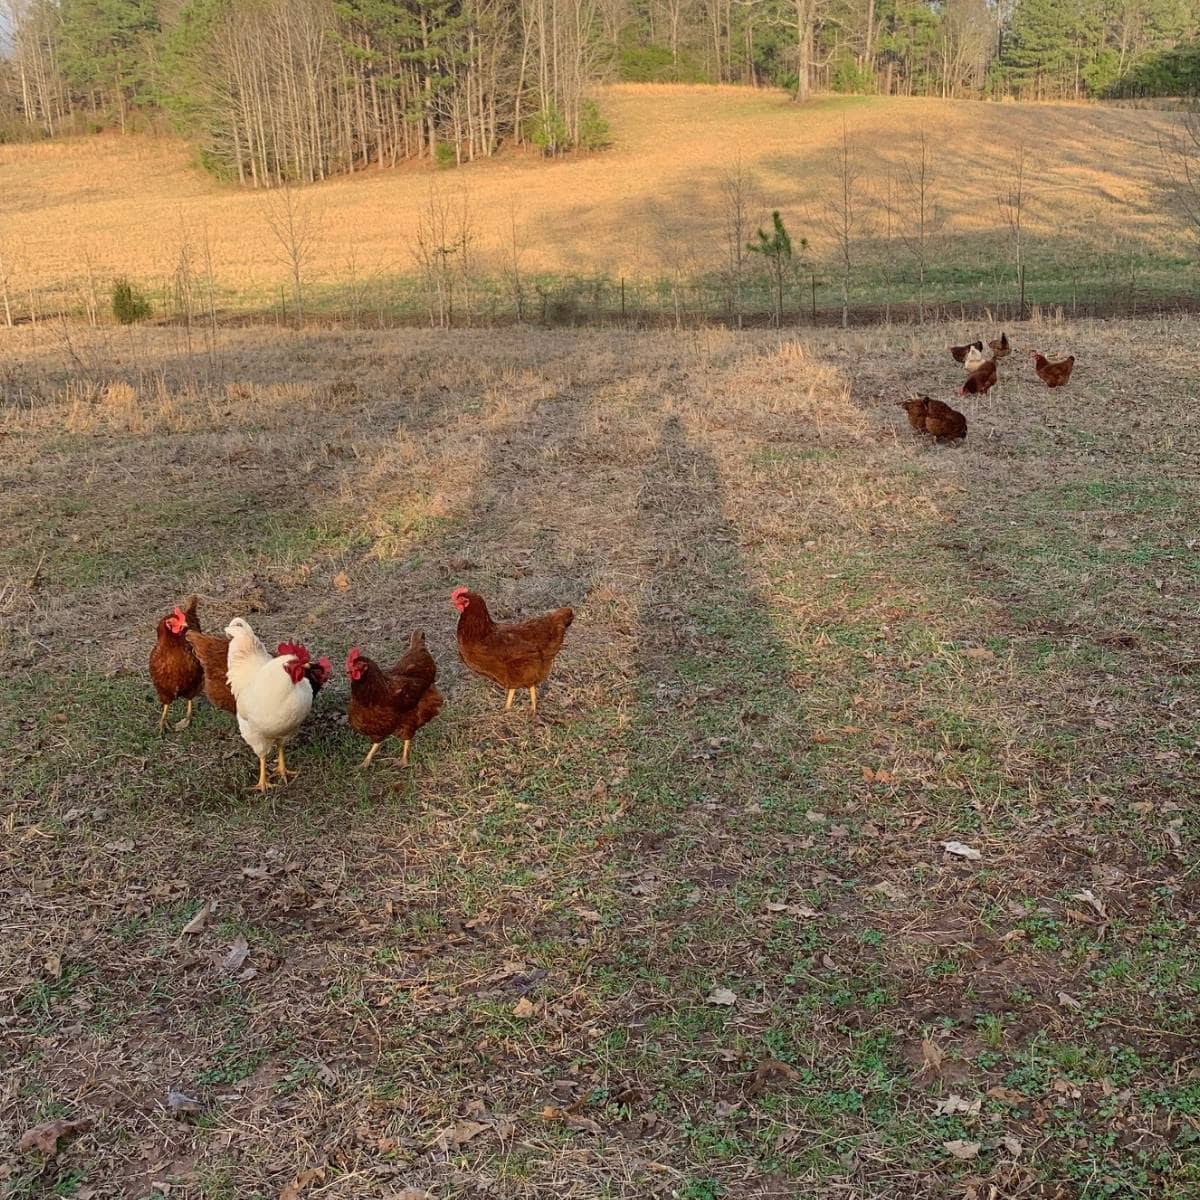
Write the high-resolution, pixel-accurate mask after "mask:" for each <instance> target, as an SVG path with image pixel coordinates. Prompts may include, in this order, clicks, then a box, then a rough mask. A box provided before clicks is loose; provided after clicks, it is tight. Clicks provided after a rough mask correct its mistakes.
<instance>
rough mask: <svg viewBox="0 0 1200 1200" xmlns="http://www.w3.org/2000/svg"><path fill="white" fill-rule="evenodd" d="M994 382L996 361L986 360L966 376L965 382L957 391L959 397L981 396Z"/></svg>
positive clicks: (992, 359)
mask: <svg viewBox="0 0 1200 1200" xmlns="http://www.w3.org/2000/svg"><path fill="white" fill-rule="evenodd" d="M995 382H996V360H995V359H994V358H989V359H986V360H985V361H984V363H983V365H982V366H978V367H976V368H975V370H974V371H972V372H971V373H970V375H968V376H967V382H966V383H964V384H963V385H962V387H960V388H959V389H958V394H959V395H960V396H982V395H984V394H985V393H986V392H987V391H988V390H989V389H990V388H991V386H992V385H993V384H994V383H995Z"/></svg>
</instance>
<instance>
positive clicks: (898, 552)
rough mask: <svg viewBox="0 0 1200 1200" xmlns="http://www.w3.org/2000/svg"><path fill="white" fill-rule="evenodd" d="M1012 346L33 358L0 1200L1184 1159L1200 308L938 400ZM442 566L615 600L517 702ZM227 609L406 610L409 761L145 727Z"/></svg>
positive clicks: (646, 338) (259, 342) (17, 393)
mask: <svg viewBox="0 0 1200 1200" xmlns="http://www.w3.org/2000/svg"><path fill="white" fill-rule="evenodd" d="M347 186H358V185H347ZM976 332H977V331H976V330H966V329H953V328H952V329H949V330H937V331H933V330H931V331H929V332H928V333H927V334H922V335H918V334H917V333H915V332H911V331H910V332H907V333H904V334H899V333H897V332H896V331H890V332H887V331H874V332H865V333H854V334H852V335H848V336H836V335H833V334H822V335H818V336H813V337H807V336H805V337H800V338H797V337H793V336H790V335H788V336H779V335H766V334H752V335H745V336H741V337H738V336H735V335H733V334H730V333H728V332H724V331H704V332H701V333H699V334H696V335H682V336H677V337H676V336H665V335H664V336H657V335H656V336H651V335H636V334H618V333H599V332H592V333H587V332H585V333H567V332H561V333H550V332H544V331H543V332H529V331H521V330H517V331H513V332H512V333H511V334H509V335H507V336H506V337H505V338H504V339H503V340H500V339H497V338H496V337H495V336H493V335H489V334H486V333H469V332H468V333H462V334H458V335H455V336H448V335H447V336H441V335H435V334H433V333H419V332H399V333H396V332H393V333H389V334H382V333H367V332H357V333H345V332H343V333H322V332H305V333H287V332H278V331H273V330H265V331H264V330H259V329H244V330H231V331H227V332H224V333H222V334H221V337H220V339H219V342H218V344H217V345H216V346H215V347H214V348H213V350H212V352H211V353H206V354H199V355H190V354H189V353H188V352H187V346H186V341H185V334H184V332H183V331H178V330H171V329H140V328H135V329H132V330H121V331H117V332H111V333H105V332H103V331H101V332H100V333H99V334H97V333H94V332H89V331H86V330H79V329H70V330H69V331H67V332H66V333H65V334H64V331H63V330H62V329H50V328H47V327H43V328H40V329H38V330H21V331H18V332H17V333H15V334H12V335H10V336H9V338H8V340H7V341H5V342H3V343H0V353H2V354H3V357H2V358H0V385H2V387H3V390H4V397H5V406H4V408H3V410H2V421H3V424H2V426H0V433H2V435H3V444H4V447H5V454H4V457H3V460H2V462H0V482H2V487H0V528H2V529H3V533H2V534H0V655H2V657H3V661H4V664H5V666H4V671H3V673H2V674H0V744H3V745H4V747H5V767H4V773H3V775H4V778H3V783H2V785H0V788H2V790H3V795H4V811H3V814H2V819H3V829H4V836H3V839H2V840H0V926H3V928H4V930H5V936H4V938H3V939H2V940H0V1032H2V1036H0V1178H3V1179H4V1182H5V1187H6V1188H7V1194H8V1195H9V1196H11V1197H14V1198H19V1200H27V1198H32V1197H41V1196H46V1195H51V1194H53V1195H59V1196H78V1197H84V1196H87V1197H93V1198H107V1197H137V1198H146V1197H152V1196H153V1197H172V1198H176V1197H186V1198H188V1200H192V1198H195V1200H249V1198H251V1197H277V1196H282V1197H287V1198H288V1200H297V1198H300V1197H305V1198H307V1197H312V1198H314V1200H315V1198H316V1197H323V1198H342V1200H352V1198H353V1200H365V1198H370V1197H380V1198H383V1197H390V1198H392V1200H396V1198H397V1197H400V1196H405V1197H410V1198H412V1197H419V1196H425V1195H426V1194H428V1195H431V1196H434V1197H437V1200H449V1198H451V1197H483V1196H488V1197H505V1198H509V1197H511V1198H514V1200H515V1198H518V1197H520V1198H528V1200H534V1198H537V1200H545V1198H546V1197H550V1196H554V1197H561V1198H564V1200H565V1198H569V1197H579V1198H584V1197H587V1198H592V1197H597V1198H598V1197H616V1196H620V1197H629V1198H631V1200H632V1198H633V1197H638V1198H645V1197H664V1198H665V1197H683V1198H687V1200H713V1198H715V1197H738V1198H751V1197H759V1198H765V1197H777V1198H780V1200H782V1198H784V1197H795V1196H812V1197H852V1196H853V1197H862V1198H866V1197H872V1198H875V1197H893V1198H895V1200H917V1198H920V1197H935V1196H936V1197H944V1196H954V1197H976V1198H977V1200H982V1198H983V1197H986V1196H996V1197H999V1196H1031V1197H1032V1196H1038V1197H1064V1198H1067V1197H1072V1198H1073V1197H1089V1198H1090V1197H1100V1196H1112V1197H1117V1196H1119V1197H1155V1198H1174V1200H1184V1198H1185V1197H1192V1196H1194V1195H1196V1192H1197V1188H1200V1057H1198V1054H1197V1043H1196V1031H1197V1028H1198V1025H1197V1020H1198V1015H1200V1013H1198V1008H1200V997H1198V989H1200V939H1198V936H1197V934H1198V928H1197V907H1198V906H1197V901H1198V899H1200V877H1198V875H1197V871H1196V862H1197V858H1196V837H1197V834H1198V833H1200V829H1198V828H1197V825H1198V819H1197V810H1196V804H1195V790H1196V758H1197V746H1198V739H1200V695H1198V691H1197V683H1196V681H1197V678H1198V677H1197V674H1196V670H1197V662H1198V660H1200V649H1198V642H1200V627H1198V625H1197V619H1198V617H1200V612H1198V611H1197V604H1196V596H1197V583H1198V581H1200V545H1198V543H1197V538H1198V537H1200V527H1198V513H1200V504H1198V500H1200V494H1198V493H1200V429H1198V428H1197V424H1196V422H1195V420H1194V413H1193V411H1192V410H1193V407H1194V400H1193V399H1192V397H1194V396H1195V395H1196V392H1197V388H1198V387H1200V378H1198V377H1197V367H1196V358H1195V350H1194V348H1195V345H1196V342H1197V336H1198V334H1200V326H1198V325H1197V323H1196V322H1194V321H1190V320H1178V321H1171V322H1167V321H1160V322H1145V323H1140V324H1131V325H1119V324H1116V323H1110V324H1103V325H1101V324H1096V325H1090V324H1078V325H1059V326H1035V325H1026V326H1020V327H1014V328H1010V329H1009V333H1010V335H1011V337H1012V339H1013V342H1014V344H1015V347H1016V351H1017V353H1016V354H1015V355H1014V356H1013V357H1012V358H1011V359H1008V360H1006V361H1005V363H1003V364H1002V367H1003V368H1004V369H1003V370H1002V383H1001V385H1000V387H998V388H997V389H996V391H994V392H993V393H992V394H991V395H989V396H988V397H986V398H984V399H980V400H977V401H975V400H972V401H963V402H962V403H963V407H964V408H965V411H966V413H967V416H968V418H969V420H970V422H971V428H970V435H969V437H968V440H967V442H966V443H965V445H962V446H958V447H939V446H933V445H929V444H925V443H923V442H920V441H918V440H916V439H914V437H913V436H912V435H911V433H910V431H909V430H908V427H907V424H906V423H905V422H904V419H903V413H902V412H901V411H900V410H899V409H897V408H896V406H895V404H894V400H895V399H897V398H898V397H900V396H904V395H907V394H908V393H909V391H910V390H912V389H919V390H923V391H928V392H929V393H930V394H932V395H935V396H944V397H946V398H951V397H952V395H953V392H952V389H953V388H955V387H957V385H958V383H959V382H960V380H961V373H960V371H959V369H958V368H957V367H956V366H955V364H953V363H952V362H951V361H950V359H949V357H948V355H947V354H946V351H945V346H944V342H945V341H947V340H951V339H952V340H954V341H962V340H965V338H966V337H967V336H968V335H970V336H974V335H975V334H976ZM1030 348H1038V349H1042V350H1044V351H1046V352H1047V353H1050V354H1052V355H1055V356H1057V354H1059V353H1062V352H1068V351H1075V352H1076V353H1078V355H1079V356H1080V357H1079V364H1078V366H1077V368H1076V374H1075V377H1074V378H1073V379H1072V382H1071V385H1070V388H1069V389H1067V390H1066V391H1062V392H1056V393H1050V392H1047V391H1046V390H1045V389H1044V388H1042V387H1041V386H1040V385H1039V384H1038V382H1037V380H1036V379H1035V378H1034V377H1033V375H1032V371H1031V368H1029V366H1028V365H1027V360H1025V359H1024V358H1023V357H1022V355H1023V353H1024V352H1025V351H1026V350H1028V349H1030ZM460 583H465V584H468V585H471V586H473V587H476V588H477V589H478V590H479V591H481V592H482V593H483V594H484V595H485V596H487V598H488V599H489V601H490V602H491V603H492V606H493V608H494V610H495V611H496V612H497V613H500V614H505V615H507V614H516V613H518V612H523V613H532V612H536V611H539V610H542V609H545V608H548V607H551V606H553V605H557V604H563V603H569V604H572V605H573V606H575V608H576V612H577V618H576V621H575V624H574V625H573V627H572V628H571V630H570V633H569V635H568V639H567V644H566V647H565V650H564V652H563V654H562V656H561V658H560V660H559V663H558V665H557V666H556V669H555V671H554V673H553V674H552V676H551V678H550V681H549V684H548V686H547V687H546V688H545V690H544V692H543V694H542V697H541V700H542V705H541V709H542V711H541V712H540V714H539V718H538V719H537V720H536V721H533V720H531V719H530V717H529V714H528V712H527V711H524V710H523V709H517V710H514V711H512V712H509V713H505V712H504V711H502V705H503V696H502V694H501V693H500V692H498V691H496V690H495V689H493V688H492V687H490V686H489V685H487V684H485V683H483V682H482V681H480V680H478V679H476V678H474V677H472V676H468V675H466V674H465V673H464V671H463V670H462V668H461V667H460V666H459V664H458V662H457V658H456V654H455V648H454V636H453V630H454V621H455V613H454V611H453V609H452V608H451V605H450V603H449V594H450V590H451V588H452V587H453V586H455V585H456V584H460ZM189 592H197V593H199V595H200V598H201V601H200V603H201V617H202V619H203V620H204V621H205V623H206V626H207V627H212V628H216V627H220V626H222V625H223V624H224V623H225V622H226V621H228V620H229V619H230V618H231V617H232V616H234V615H235V614H240V615H244V616H247V617H248V618H249V620H250V621H251V622H252V623H253V625H254V626H255V628H256V629H257V630H258V631H259V632H260V633H261V634H262V636H263V637H264V638H265V639H266V640H267V641H268V642H270V643H271V644H274V642H275V641H276V640H282V639H285V638H299V639H303V640H304V641H305V642H306V643H307V644H308V646H309V647H310V648H311V649H312V650H313V652H314V653H315V654H327V655H329V657H330V658H331V659H333V661H334V663H335V664H337V665H338V666H339V668H340V664H341V663H342V662H344V661H345V656H346V653H347V651H348V650H349V648H350V647H351V646H352V645H358V646H359V647H361V648H362V649H363V650H364V651H365V652H367V653H370V654H373V655H376V656H378V657H380V658H384V659H386V658H387V656H388V655H389V654H391V655H395V654H397V653H398V652H399V650H400V649H401V648H402V647H403V646H404V645H405V644H406V642H407V637H408V634H409V632H410V630H412V629H414V628H423V629H425V630H426V631H427V634H428V638H429V644H430V647H431V649H432V650H433V652H434V654H435V656H436V657H437V659H438V661H439V663H440V666H441V676H440V679H439V686H440V687H442V689H443V691H444V692H445V694H446V696H447V706H446V709H445V711H444V713H443V714H442V715H441V717H440V718H439V719H438V720H437V721H436V722H435V723H434V724H433V725H431V726H429V727H428V728H427V729H425V730H423V731H422V732H421V733H420V734H419V735H418V737H417V739H416V742H415V744H414V754H413V763H412V766H411V767H410V768H409V769H408V770H402V769H400V767H399V766H398V763H397V759H398V754H399V751H398V747H397V748H394V749H390V750H387V751H385V752H384V753H383V754H381V755H380V756H379V758H378V759H377V760H376V765H375V767H373V769H372V770H371V772H369V773H365V774H364V773H360V772H358V771H357V770H356V769H355V768H356V766H357V764H358V762H359V760H360V759H361V757H362V755H363V752H364V750H365V748H366V747H365V745H364V743H363V742H362V741H361V740H360V739H358V738H357V737H356V736H355V735H354V734H353V733H352V731H350V730H349V729H348V728H347V726H346V725H345V723H344V718H343V716H342V713H343V712H344V705H345V700H346V683H345V679H344V675H343V674H342V673H341V671H340V669H339V672H338V675H337V677H336V678H335V680H334V681H333V682H332V683H331V684H330V686H329V687H328V688H327V689H326V690H324V691H322V693H321V695H320V696H319V697H318V700H317V703H316V705H315V708H314V712H313V715H312V717H311V718H310V720H309V721H308V723H307V724H306V725H305V727H304V728H303V730H302V732H301V735H300V737H299V739H298V740H297V742H296V743H295V744H294V747H293V748H290V749H289V762H290V764H291V765H292V766H293V767H296V768H299V770H300V775H299V778H298V779H297V780H296V781H295V782H294V783H292V784H291V785H290V786H288V787H287V788H286V789H280V790H277V791H274V792H272V793H271V795H270V796H269V797H268V798H266V799H262V798H260V797H258V796H256V795H254V794H252V793H251V792H250V791H249V788H250V785H251V784H252V782H253V780H254V777H255V764H254V759H253V756H252V755H251V753H250V752H249V751H248V750H247V748H246V747H245V746H244V744H243V743H242V741H241V739H240V738H239V737H238V735H237V732H236V729H235V728H234V726H233V723H232V722H231V720H230V719H229V718H227V717H226V716H225V715H224V714H223V713H220V712H218V711H216V710H214V709H212V708H210V707H207V706H203V705H202V706H201V707H200V708H199V710H198V715H197V717H196V719H195V720H194V721H193V723H192V726H191V728H190V729H188V730H186V731H184V732H182V733H170V734H168V735H167V736H165V737H159V736H157V735H156V733H155V725H156V722H157V719H158V706H157V704H156V702H155V698H154V695H153V692H152V689H151V687H150V684H149V681H148V679H147V677H146V671H145V661H146V656H147V654H148V652H149V649H150V645H151V642H152V639H153V630H154V624H155V621H156V620H157V618H158V616H159V615H160V614H162V613H164V612H166V611H168V610H169V608H170V607H171V606H172V605H173V604H174V603H176V601H177V600H179V599H180V598H182V597H183V596H184V595H186V594H187V593H189ZM954 842H957V843H962V844H963V846H965V847H967V848H968V850H969V852H970V854H971V855H972V856H969V857H964V856H962V854H961V853H953V852H948V851H947V850H946V848H945V847H946V843H954ZM202 911H204V912H207V916H203V917H198V914H200V913H201V912H202ZM243 950H244V954H243V953H242V951H243ZM231 952H232V957H231ZM171 1090H175V1091H178V1092H181V1093H183V1094H184V1095H185V1096H186V1097H188V1098H190V1100H189V1101H187V1102H185V1103H183V1108H182V1110H177V1111H175V1112H174V1113H173V1112H172V1111H170V1110H169V1107H168V1104H167V1096H168V1092H169V1091H171ZM191 1100H194V1101H195V1104H194V1105H193V1104H192V1103H191ZM60 1117H61V1118H72V1119H74V1118H85V1119H88V1120H90V1121H91V1122H92V1124H91V1126H90V1128H88V1129H86V1130H84V1131H82V1132H80V1133H79V1134H78V1135H77V1136H75V1137H74V1138H72V1139H67V1140H64V1142H63V1143H62V1146H61V1149H60V1152H59V1154H58V1155H57V1157H55V1158H53V1159H47V1158H45V1157H44V1156H42V1155H40V1154H38V1153H36V1152H34V1153H27V1154H20V1153H18V1152H17V1151H16V1149H15V1146H16V1143H17V1139H18V1138H19V1137H20V1135H21V1133H22V1132H23V1131H24V1130H26V1129H28V1128H30V1127H32V1126H35V1125H37V1124H38V1123H39V1122H43V1121H49V1120H53V1119H56V1118H60ZM406 1189H410V1190H406Z"/></svg>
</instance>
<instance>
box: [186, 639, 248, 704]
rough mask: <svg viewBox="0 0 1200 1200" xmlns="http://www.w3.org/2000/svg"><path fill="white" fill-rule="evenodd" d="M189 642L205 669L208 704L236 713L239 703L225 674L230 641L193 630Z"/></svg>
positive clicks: (205, 690) (205, 689)
mask: <svg viewBox="0 0 1200 1200" xmlns="http://www.w3.org/2000/svg"><path fill="white" fill-rule="evenodd" d="M187 640H188V645H189V646H191V648H192V653H193V654H195V656H196V657H197V658H198V659H199V660H200V663H201V665H202V666H203V667H204V694H205V695H206V696H207V697H208V702H209V703H210V704H214V705H216V707H217V708H223V709H224V710H225V711H226V712H227V713H236V712H237V701H236V700H235V699H234V698H233V693H232V692H231V691H230V690H229V678H228V676H227V675H226V674H225V672H226V670H227V669H228V666H229V639H228V638H227V637H225V636H224V635H223V634H219V633H201V632H200V630H198V629H191V630H189V631H188V635H187Z"/></svg>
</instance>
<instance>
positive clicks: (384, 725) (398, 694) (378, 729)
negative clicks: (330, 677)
mask: <svg viewBox="0 0 1200 1200" xmlns="http://www.w3.org/2000/svg"><path fill="white" fill-rule="evenodd" d="M346 674H347V675H348V676H349V678H350V709H349V718H350V728H351V729H353V730H354V731H355V732H356V733H361V734H362V735H363V736H364V737H368V738H370V739H371V749H370V750H368V751H367V757H366V758H364V759H363V761H362V766H363V767H364V768H365V767H369V766H370V765H371V759H373V758H374V757H375V755H376V753H378V751H379V747H380V746H382V745H383V743H384V742H385V741H386V740H387V739H388V738H389V737H391V736H392V735H393V734H397V735H399V736H400V737H401V738H402V739H403V741H404V752H403V754H402V755H401V758H400V765H401V766H404V767H407V766H408V751H409V747H410V746H411V745H412V740H413V736H414V735H415V734H416V732H417V730H418V729H420V728H421V726H422V725H428V724H429V722H430V721H432V720H433V718H434V717H436V716H437V715H438V713H440V712H441V711H442V705H443V703H444V701H443V699H442V694H441V692H439V691H438V690H437V688H436V687H434V681H435V680H436V679H437V663H435V662H434V661H433V656H432V655H431V654H430V653H429V651H428V650H426V649H425V635H424V633H422V632H421V631H420V630H419V629H418V630H416V631H415V632H414V633H413V635H412V637H411V638H410V639H409V644H408V653H407V654H406V655H405V656H404V657H403V658H402V659H401V660H400V661H399V662H398V663H397V664H396V665H395V666H394V667H393V668H392V669H391V670H390V671H386V672H385V671H383V670H382V669H380V667H379V666H378V664H377V663H376V662H375V661H374V660H373V659H370V658H367V656H366V655H365V654H362V653H361V652H360V651H359V649H358V647H357V646H354V647H353V648H352V649H351V651H350V654H349V656H348V657H347V658H346Z"/></svg>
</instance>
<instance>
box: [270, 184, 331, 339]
mask: <svg viewBox="0 0 1200 1200" xmlns="http://www.w3.org/2000/svg"><path fill="white" fill-rule="evenodd" d="M262 207H263V217H264V218H265V220H266V222H267V228H268V229H270V231H271V234H272V236H273V237H274V239H275V243H276V246H277V250H278V254H279V258H280V261H281V262H283V263H284V265H285V266H286V267H287V269H288V275H289V276H290V278H291V284H292V300H293V303H294V305H295V309H296V321H297V323H298V324H302V323H303V321H304V280H305V274H306V270H307V268H308V265H309V263H310V262H311V260H312V256H313V252H314V251H315V249H316V246H317V240H318V227H319V214H318V213H317V211H316V206H315V205H314V203H313V200H312V198H311V197H310V196H303V195H301V194H300V192H299V191H298V190H297V189H296V188H295V187H293V186H292V185H291V184H290V183H285V184H284V185H283V186H282V187H280V188H276V189H273V190H272V191H269V192H266V193H264V195H263V199H262Z"/></svg>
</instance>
